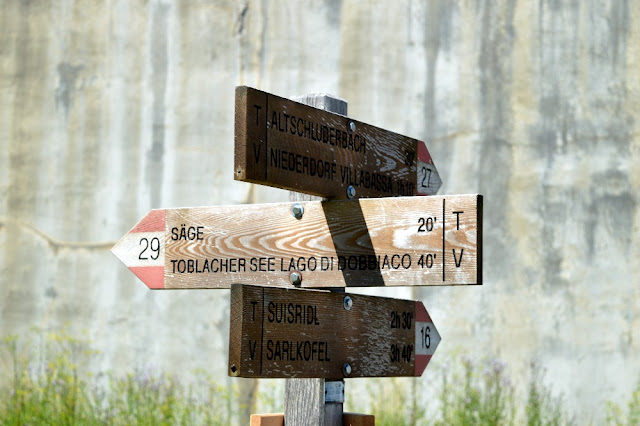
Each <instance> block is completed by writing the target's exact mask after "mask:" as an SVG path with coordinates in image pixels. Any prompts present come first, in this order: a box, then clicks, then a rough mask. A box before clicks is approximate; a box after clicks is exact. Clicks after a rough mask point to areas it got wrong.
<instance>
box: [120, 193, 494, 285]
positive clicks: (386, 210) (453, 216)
mask: <svg viewBox="0 0 640 426" xmlns="http://www.w3.org/2000/svg"><path fill="white" fill-rule="evenodd" d="M295 204H296V203H280V204H252V205H237V206H221V207H198V208H183V209H166V210H152V211H151V212H150V213H149V214H148V215H147V216H146V217H145V218H144V219H142V220H141V221H140V222H139V223H138V224H137V225H136V226H135V227H134V228H133V229H131V231H129V233H127V234H126V235H125V236H124V237H123V238H122V239H121V240H120V241H119V242H118V243H117V244H116V245H115V246H114V247H113V249H112V251H113V252H114V254H115V255H116V256H117V257H118V258H120V260H122V262H123V263H124V264H125V265H126V266H127V267H128V268H129V269H131V271H132V272H133V273H134V274H136V275H137V276H138V277H139V278H140V279H141V280H142V281H143V282H144V283H145V284H146V285H147V286H149V287H150V288H152V289H168V288H229V287H230V285H231V284H233V283H244V284H255V285H272V286H285V287H291V286H293V285H298V286H300V287H308V288H321V287H345V286H347V287H350V286H392V285H405V286H414V285H453V284H482V196H481V195H452V196H446V197H396V198H380V199H360V200H349V201H325V202H320V201H309V202H302V203H297V204H298V205H295ZM294 205H295V208H292V207H293V206H294ZM294 212H295V213H296V214H294ZM296 215H297V216H298V217H296Z"/></svg>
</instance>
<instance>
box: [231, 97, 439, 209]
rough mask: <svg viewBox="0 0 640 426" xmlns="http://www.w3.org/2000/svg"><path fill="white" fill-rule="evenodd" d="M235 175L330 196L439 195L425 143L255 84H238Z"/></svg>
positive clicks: (271, 184)
mask: <svg viewBox="0 0 640 426" xmlns="http://www.w3.org/2000/svg"><path fill="white" fill-rule="evenodd" d="M235 179H236V180H241V181H246V182H253V183H259V184H263V185H268V186H275V187H278V188H284V189H289V190H292V191H297V192H304V193H307V194H313V195H318V196H321V197H325V198H330V199H347V198H354V197H348V196H347V188H348V187H349V186H352V187H353V188H354V189H355V198H360V197H394V196H404V195H434V194H435V193H436V192H438V189H439V188H440V185H441V184H442V182H441V180H440V175H439V174H438V170H437V169H436V167H435V165H434V164H433V160H432V159H431V155H430V154H429V151H428V150H427V146H426V144H425V143H424V142H422V141H418V140H416V139H412V138H409V137H407V136H402V135H399V134H397V133H393V132H390V131H388V130H384V129H380V128H378V127H375V126H372V125H369V124H365V123H362V122H359V121H357V120H353V119H351V118H348V117H345V116H343V115H339V114H335V113H332V112H329V111H325V110H321V109H318V108H314V107H311V106H308V105H304V104H301V103H298V102H296V101H292V100H289V99H284V98H281V97H278V96H275V95H272V94H270V93H266V92H262V91H260V90H256V89H252V88H250V87H245V86H241V87H237V88H236V116H235Z"/></svg>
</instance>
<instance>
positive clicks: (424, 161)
mask: <svg viewBox="0 0 640 426" xmlns="http://www.w3.org/2000/svg"><path fill="white" fill-rule="evenodd" d="M418 172H419V173H418V174H419V177H418V181H419V182H417V183H419V185H418V188H419V190H418V192H417V194H418V195H436V194H437V193H438V191H439V190H440V187H441V186H442V180H441V179H440V174H439V173H438V169H437V168H436V165H435V164H434V163H433V158H431V154H429V150H428V149H427V144H426V143H425V142H424V141H418ZM421 173H422V174H421ZM425 182H426V185H425ZM422 188H424V189H422Z"/></svg>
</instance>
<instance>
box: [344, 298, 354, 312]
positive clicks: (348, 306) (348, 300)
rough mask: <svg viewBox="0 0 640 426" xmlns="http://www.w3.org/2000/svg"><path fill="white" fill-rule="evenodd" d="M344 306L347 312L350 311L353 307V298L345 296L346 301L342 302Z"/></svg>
mask: <svg viewBox="0 0 640 426" xmlns="http://www.w3.org/2000/svg"><path fill="white" fill-rule="evenodd" d="M342 305H343V306H344V308H345V309H346V310H347V311H350V310H351V307H352V306H353V299H351V297H349V296H345V298H344V300H343V301H342Z"/></svg>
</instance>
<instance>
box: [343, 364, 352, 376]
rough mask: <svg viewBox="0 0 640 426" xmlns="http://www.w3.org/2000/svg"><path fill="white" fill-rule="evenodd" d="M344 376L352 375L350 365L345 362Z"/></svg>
mask: <svg viewBox="0 0 640 426" xmlns="http://www.w3.org/2000/svg"><path fill="white" fill-rule="evenodd" d="M342 374H343V375H345V376H348V375H350V374H351V366H350V365H349V363H348V362H345V363H344V364H342Z"/></svg>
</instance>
